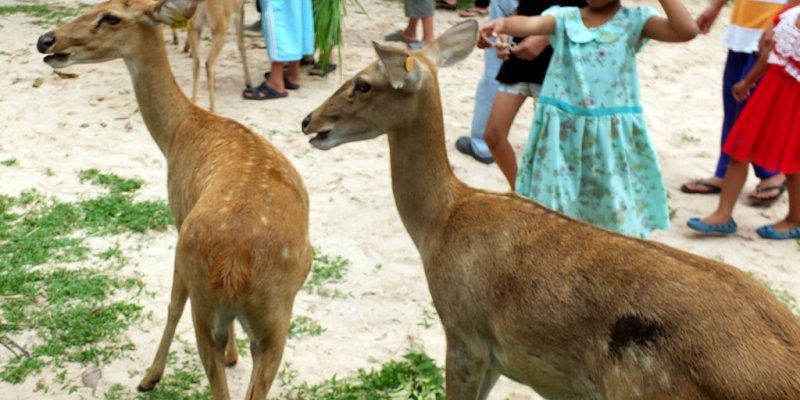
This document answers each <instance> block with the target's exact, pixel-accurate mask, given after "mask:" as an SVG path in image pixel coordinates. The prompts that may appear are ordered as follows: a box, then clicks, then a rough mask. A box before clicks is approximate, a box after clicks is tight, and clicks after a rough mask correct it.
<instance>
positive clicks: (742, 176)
mask: <svg viewBox="0 0 800 400" xmlns="http://www.w3.org/2000/svg"><path fill="white" fill-rule="evenodd" d="M747 169H748V163H746V162H741V161H738V160H734V159H731V161H730V163H729V164H728V172H726V173H725V179H724V180H723V181H722V191H721V192H720V194H719V204H718V205H717V210H716V211H714V213H713V214H711V215H709V216H708V217H705V218H703V222H705V223H707V224H724V223H726V222H728V220H730V219H731V216H732V215H733V208H734V207H736V201H737V200H738V199H739V194H741V193H742V187H743V186H744V182H745V181H746V180H747Z"/></svg>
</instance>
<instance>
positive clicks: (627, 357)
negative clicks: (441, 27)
mask: <svg viewBox="0 0 800 400" xmlns="http://www.w3.org/2000/svg"><path fill="white" fill-rule="evenodd" d="M476 29H477V23H475V22H474V21H467V22H463V23H461V24H458V25H456V26H454V27H452V28H451V29H449V30H448V31H447V32H445V33H444V34H443V35H442V36H440V37H439V38H438V39H437V40H436V41H435V42H434V43H432V44H431V45H428V46H427V47H425V48H424V49H422V50H420V51H416V52H408V51H406V50H404V49H400V48H394V47H387V46H383V45H380V44H377V43H375V44H374V47H375V51H376V52H377V53H378V58H379V59H378V61H376V62H373V63H372V64H371V65H369V66H368V67H366V68H365V69H364V70H362V71H361V72H359V73H357V74H356V75H355V77H354V78H353V79H351V80H350V81H348V82H347V83H345V84H344V85H342V87H340V88H339V90H337V91H336V92H335V93H334V94H333V95H332V96H331V97H330V98H329V99H328V100H326V101H325V102H324V103H323V104H322V105H321V106H320V107H319V108H317V109H316V110H314V111H313V112H312V113H311V114H310V115H309V116H308V117H306V119H305V120H304V121H303V131H304V132H305V133H307V134H312V133H316V135H315V136H314V137H313V138H312V139H311V144H312V145H313V146H314V147H316V148H318V149H322V150H328V149H331V148H333V147H336V146H338V145H341V144H343V143H347V142H352V141H359V140H366V139H371V138H374V137H377V136H379V135H380V134H383V133H386V134H387V135H388V139H389V151H390V155H391V157H390V159H391V174H392V188H393V191H394V197H395V202H396V204H397V209H398V212H399V214H400V217H401V219H402V221H403V224H404V225H405V227H406V229H407V230H408V233H409V235H410V236H411V239H412V240H413V242H414V244H415V245H416V247H417V249H418V250H419V252H420V256H421V258H422V263H423V267H424V269H425V275H426V277H427V280H428V287H429V289H430V292H431V297H432V298H433V302H434V305H435V307H436V310H437V312H438V314H439V318H440V319H441V321H442V324H443V326H444V330H445V336H446V339H447V357H446V389H447V398H448V399H453V400H475V399H485V398H486V397H487V396H488V394H489V392H490V390H491V389H492V386H493V385H494V383H495V382H496V380H497V378H498V377H499V375H505V376H507V377H509V378H511V379H513V380H516V381H519V382H521V383H524V384H527V385H529V386H531V387H532V388H533V389H534V390H536V391H537V392H538V393H539V394H541V395H542V396H544V397H545V398H548V399H575V400H578V399H582V400H589V399H605V400H612V399H614V400H623V399H625V400H627V399H646V400H678V399H680V400H700V399H703V400H708V399H715V400H756V399H758V400H787V399H800V323H798V320H797V319H796V318H795V317H794V316H793V315H792V313H791V312H790V311H789V310H788V309H787V308H785V307H784V306H783V305H782V304H780V303H779V302H778V301H777V300H776V299H775V297H774V296H772V295H771V294H770V293H769V291H768V290H767V289H766V288H765V287H764V286H763V285H761V284H760V283H759V282H757V281H756V280H755V279H753V278H752V277H750V276H748V275H747V274H745V273H744V272H742V271H740V270H738V269H736V268H734V267H731V266H729V265H725V264H722V263H719V262H716V261H712V260H708V259H705V258H702V257H699V256H696V255H692V254H689V253H686V252H683V251H680V250H676V249H674V248H671V247H668V246H665V245H661V244H657V243H653V242H649V241H644V240H639V239H634V238H630V237H626V236H622V235H619V234H615V233H611V232H608V231H605V230H602V229H599V228H596V227H593V226H590V225H588V224H585V223H582V222H579V221H577V220H574V219H571V218H568V217H566V216H564V215H562V214H559V213H557V212H554V211H551V210H549V209H547V208H545V207H543V206H541V205H539V204H537V203H535V202H533V201H530V200H528V199H525V198H523V197H521V196H518V195H515V194H513V193H505V194H500V193H491V192H487V191H483V190H477V189H473V188H470V187H468V186H466V185H465V184H464V183H462V182H461V181H459V180H458V179H457V178H456V177H455V176H454V174H453V172H452V170H451V168H450V165H449V163H448V160H447V155H446V152H445V141H444V126H443V119H442V106H441V100H440V93H439V86H438V81H437V69H438V68H439V67H442V66H449V65H452V64H454V63H456V62H458V61H460V60H461V59H463V58H466V57H467V55H468V54H469V53H470V51H471V49H472V48H473V46H475V43H476V37H477V35H476V33H477V30H476ZM387 110H391V112H387Z"/></svg>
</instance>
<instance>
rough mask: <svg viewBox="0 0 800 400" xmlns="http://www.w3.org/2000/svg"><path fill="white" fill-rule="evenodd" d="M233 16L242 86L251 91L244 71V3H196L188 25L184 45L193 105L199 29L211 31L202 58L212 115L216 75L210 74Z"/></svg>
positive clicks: (230, 0) (232, 0) (208, 0)
mask: <svg viewBox="0 0 800 400" xmlns="http://www.w3.org/2000/svg"><path fill="white" fill-rule="evenodd" d="M233 16H235V18H234V24H235V25H236V45H237V46H238V47H239V56H241V59H242V66H243V67H244V83H245V86H247V87H251V86H252V81H251V80H250V69H249V68H248V67H247V51H246V50H245V47H244V0H203V1H200V2H198V3H197V11H196V13H195V15H194V17H193V18H192V20H191V21H189V32H188V34H187V44H188V46H189V49H190V51H191V53H192V101H197V91H198V88H199V86H200V79H199V76H200V36H201V33H202V31H203V27H206V26H209V27H211V49H210V50H209V52H208V57H206V81H207V84H208V109H209V111H211V112H214V95H215V89H216V75H215V73H214V69H215V65H216V63H217V58H219V54H220V52H222V47H223V46H225V38H226V37H227V36H228V24H230V22H231V17H233Z"/></svg>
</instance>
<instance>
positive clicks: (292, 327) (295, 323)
mask: <svg viewBox="0 0 800 400" xmlns="http://www.w3.org/2000/svg"><path fill="white" fill-rule="evenodd" d="M322 332H325V328H324V327H323V326H322V325H320V324H319V323H318V322H317V321H314V320H313V319H311V318H310V317H306V316H304V315H298V316H297V317H296V318H295V319H293V320H292V322H291V323H289V338H290V339H300V338H303V337H309V336H319V335H321V334H322Z"/></svg>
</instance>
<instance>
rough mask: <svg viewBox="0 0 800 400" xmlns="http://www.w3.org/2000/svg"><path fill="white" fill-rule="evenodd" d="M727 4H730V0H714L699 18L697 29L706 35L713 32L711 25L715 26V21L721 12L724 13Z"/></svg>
mask: <svg viewBox="0 0 800 400" xmlns="http://www.w3.org/2000/svg"><path fill="white" fill-rule="evenodd" d="M725 4H728V0H714V1H713V2H711V5H709V6H708V8H706V9H705V10H703V12H702V13H700V15H698V16H697V27H698V28H700V33H702V34H706V33H708V31H710V30H711V25H714V21H716V20H717V17H719V12H720V11H722V7H723V6H725Z"/></svg>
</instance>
